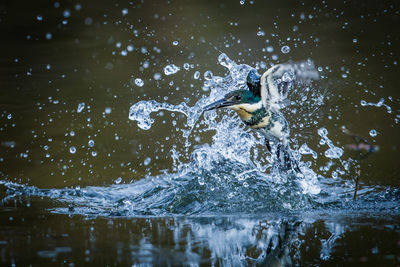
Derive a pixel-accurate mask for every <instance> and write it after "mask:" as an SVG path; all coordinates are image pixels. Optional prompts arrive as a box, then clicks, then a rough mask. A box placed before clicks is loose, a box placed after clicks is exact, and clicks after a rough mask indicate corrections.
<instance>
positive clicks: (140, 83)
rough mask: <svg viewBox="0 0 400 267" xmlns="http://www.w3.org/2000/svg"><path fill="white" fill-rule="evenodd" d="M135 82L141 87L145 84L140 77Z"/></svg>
mask: <svg viewBox="0 0 400 267" xmlns="http://www.w3.org/2000/svg"><path fill="white" fill-rule="evenodd" d="M135 84H136V85H137V86H139V87H142V86H143V85H144V81H143V80H142V79H140V78H136V79H135Z"/></svg>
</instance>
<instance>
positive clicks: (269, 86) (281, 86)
mask: <svg viewBox="0 0 400 267" xmlns="http://www.w3.org/2000/svg"><path fill="white" fill-rule="evenodd" d="M318 78H319V74H318V72H317V70H316V69H315V67H314V63H313V62H312V61H302V62H295V63H287V64H278V65H275V66H273V67H271V68H270V69H268V70H267V71H266V72H265V73H264V74H263V75H262V76H261V100H262V102H263V104H264V106H265V107H272V108H276V109H281V108H283V107H286V106H287V103H288V102H287V101H286V100H287V96H288V94H289V92H290V90H291V88H292V86H293V84H294V83H307V82H310V81H311V80H317V79H318ZM285 101H286V102H285Z"/></svg>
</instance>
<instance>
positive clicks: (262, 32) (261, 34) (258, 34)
mask: <svg viewBox="0 0 400 267" xmlns="http://www.w3.org/2000/svg"><path fill="white" fill-rule="evenodd" d="M264 35H265V32H264V31H258V32H257V36H264Z"/></svg>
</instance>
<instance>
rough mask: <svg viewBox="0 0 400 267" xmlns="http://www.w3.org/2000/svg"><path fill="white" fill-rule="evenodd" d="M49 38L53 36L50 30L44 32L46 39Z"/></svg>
mask: <svg viewBox="0 0 400 267" xmlns="http://www.w3.org/2000/svg"><path fill="white" fill-rule="evenodd" d="M51 38H53V35H52V34H51V33H50V32H48V33H46V39H47V40H50V39H51Z"/></svg>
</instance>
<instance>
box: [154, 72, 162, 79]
mask: <svg viewBox="0 0 400 267" xmlns="http://www.w3.org/2000/svg"><path fill="white" fill-rule="evenodd" d="M153 78H154V80H156V81H158V80H160V79H161V74H160V73H158V72H157V73H154V75H153Z"/></svg>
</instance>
